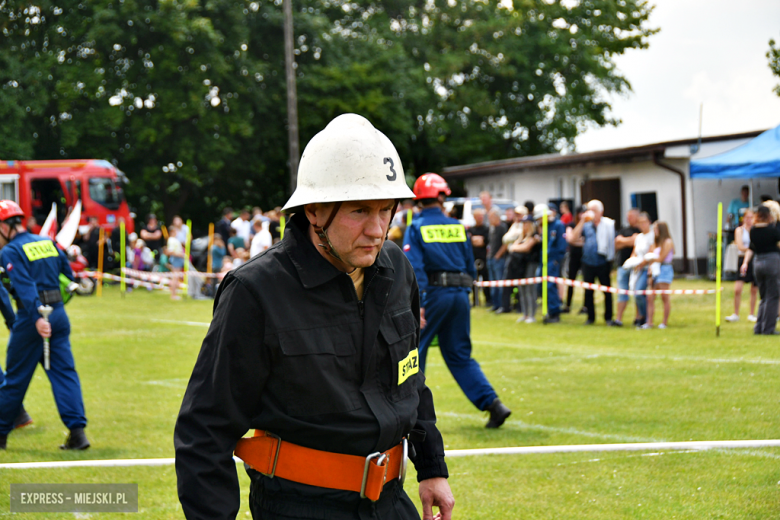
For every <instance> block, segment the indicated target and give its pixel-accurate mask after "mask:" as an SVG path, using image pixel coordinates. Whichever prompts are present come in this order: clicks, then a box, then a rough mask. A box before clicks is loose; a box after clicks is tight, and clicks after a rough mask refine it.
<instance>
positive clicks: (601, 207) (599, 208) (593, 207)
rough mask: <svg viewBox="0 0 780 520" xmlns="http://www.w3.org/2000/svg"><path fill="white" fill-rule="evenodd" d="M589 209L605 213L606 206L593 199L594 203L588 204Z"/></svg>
mask: <svg viewBox="0 0 780 520" xmlns="http://www.w3.org/2000/svg"><path fill="white" fill-rule="evenodd" d="M588 209H590V210H593V211H598V212H599V213H604V204H602V203H601V201H600V200H598V199H593V200H592V201H590V202H588Z"/></svg>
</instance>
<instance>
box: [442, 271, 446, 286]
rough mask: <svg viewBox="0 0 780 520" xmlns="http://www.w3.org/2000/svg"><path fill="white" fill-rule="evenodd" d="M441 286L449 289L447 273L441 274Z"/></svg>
mask: <svg viewBox="0 0 780 520" xmlns="http://www.w3.org/2000/svg"><path fill="white" fill-rule="evenodd" d="M441 286H442V287H447V271H444V272H443V273H441Z"/></svg>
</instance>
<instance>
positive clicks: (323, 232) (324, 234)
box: [311, 202, 344, 263]
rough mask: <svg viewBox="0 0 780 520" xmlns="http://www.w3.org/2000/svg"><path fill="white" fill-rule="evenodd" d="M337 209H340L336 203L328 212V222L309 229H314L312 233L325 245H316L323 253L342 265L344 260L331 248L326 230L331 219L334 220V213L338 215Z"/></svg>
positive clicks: (338, 203)
mask: <svg viewBox="0 0 780 520" xmlns="http://www.w3.org/2000/svg"><path fill="white" fill-rule="evenodd" d="M339 208H341V202H336V205H335V206H333V210H332V211H331V212H330V215H329V216H328V220H326V221H325V225H324V226H322V227H320V226H318V225H317V224H312V225H311V227H312V228H313V229H314V232H315V233H317V236H318V237H319V238H320V240H322V241H323V242H325V243H326V244H327V245H326V244H317V245H318V246H320V247H321V248H323V249H324V250H325V252H326V253H328V254H329V255H330V256H332V257H333V258H335V259H336V260H339V261H340V262H342V263H343V262H344V260H342V259H341V257H340V256H339V254H338V252H337V251H336V249H335V248H334V247H333V244H332V243H331V242H330V238H328V228H329V227H330V225H331V224H332V223H333V219H334V218H336V213H338V211H339Z"/></svg>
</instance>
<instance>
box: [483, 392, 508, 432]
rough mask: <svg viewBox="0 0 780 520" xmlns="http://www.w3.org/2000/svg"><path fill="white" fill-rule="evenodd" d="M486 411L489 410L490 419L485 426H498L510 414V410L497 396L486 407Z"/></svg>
mask: <svg viewBox="0 0 780 520" xmlns="http://www.w3.org/2000/svg"><path fill="white" fill-rule="evenodd" d="M487 411H488V412H490V419H489V420H488V423H487V424H486V425H485V428H498V427H499V426H501V425H502V424H504V421H506V418H507V417H509V416H510V415H511V414H512V410H510V409H509V408H507V407H506V406H505V405H504V403H502V402H501V400H500V399H499V398H498V397H496V398H495V399H494V400H493V402H492V403H491V404H490V406H488V407H487Z"/></svg>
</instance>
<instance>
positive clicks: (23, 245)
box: [0, 200, 89, 449]
mask: <svg viewBox="0 0 780 520" xmlns="http://www.w3.org/2000/svg"><path fill="white" fill-rule="evenodd" d="M23 218H24V212H22V209H21V208H20V207H19V205H18V204H16V203H15V202H13V201H9V200H3V201H0V242H2V243H3V244H4V247H3V248H2V250H1V251H0V263H1V264H2V265H3V267H4V268H5V271H6V273H7V274H8V277H9V278H10V279H11V284H12V286H13V288H14V291H15V292H16V297H17V302H18V303H19V304H20V306H19V308H18V309H17V317H16V321H15V322H14V325H13V328H12V329H11V338H10V340H9V341H8V352H7V358H6V378H5V384H4V385H3V386H2V387H0V448H2V449H5V447H6V441H7V436H8V434H9V433H10V432H11V430H12V429H13V427H14V419H15V418H16V417H17V415H18V414H19V411H20V409H21V406H22V400H23V399H24V394H25V393H26V392H27V387H28V386H29V385H30V380H31V379H32V376H33V373H34V372H35V368H36V367H37V365H38V363H43V360H44V355H43V338H45V337H48V338H50V349H51V355H50V369H49V370H47V371H46V375H47V376H48V377H49V381H50V382H51V386H52V392H53V393H54V400H55V401H56V403H57V409H58V411H59V413H60V417H61V418H62V422H63V423H65V426H67V427H68V429H69V430H70V434H69V435H68V437H67V439H66V441H65V444H63V445H62V446H60V448H62V449H86V448H88V447H89V441H87V437H86V435H85V433H84V427H85V426H86V425H87V419H86V417H85V415H84V401H83V399H82V397H81V384H80V382H79V377H78V374H77V373H76V367H75V364H74V361H73V354H72V353H71V351H70V340H69V336H70V322H69V321H68V316H67V314H65V308H64V306H63V299H62V293H61V291H60V274H64V275H65V276H66V277H67V278H69V279H71V280H72V279H73V272H72V271H71V269H70V264H68V260H67V258H66V256H65V254H64V253H63V252H62V251H60V250H59V249H58V248H57V246H56V245H55V244H54V242H53V241H52V240H51V239H49V238H47V237H41V236H36V235H32V234H30V233H28V232H27V230H26V229H25V228H24V226H23V225H22V220H23ZM43 305H48V306H51V307H52V308H53V311H52V313H51V315H50V316H49V319H48V322H47V321H46V320H45V319H44V318H42V317H41V315H40V313H39V310H38V308H39V307H41V306H43Z"/></svg>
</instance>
